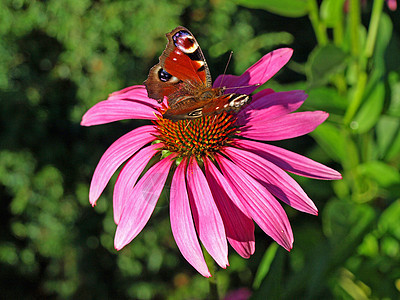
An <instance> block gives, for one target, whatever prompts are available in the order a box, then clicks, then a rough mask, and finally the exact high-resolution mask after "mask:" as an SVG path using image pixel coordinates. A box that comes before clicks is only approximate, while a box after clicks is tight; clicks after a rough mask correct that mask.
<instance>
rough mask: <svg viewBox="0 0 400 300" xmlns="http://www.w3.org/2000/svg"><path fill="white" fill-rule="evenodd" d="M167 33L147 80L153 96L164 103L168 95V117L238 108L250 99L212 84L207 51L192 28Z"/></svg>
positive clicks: (204, 113)
mask: <svg viewBox="0 0 400 300" xmlns="http://www.w3.org/2000/svg"><path fill="white" fill-rule="evenodd" d="M166 36H167V38H168V44H167V47H166V48H165V50H164V52H163V53H162V55H161V56H160V58H159V63H158V64H156V65H155V66H154V67H152V68H151V69H150V72H149V76H148V78H147V80H146V81H145V82H144V84H145V86H146V89H147V92H148V96H149V97H150V98H153V99H156V100H158V101H159V102H162V101H163V99H164V97H167V100H168V107H169V108H168V109H167V110H166V111H165V113H164V114H163V117H164V118H167V119H171V120H173V121H177V120H182V119H194V118H199V117H202V116H205V115H212V114H218V113H220V112H222V111H223V110H225V111H237V110H239V109H240V108H241V107H242V106H243V105H244V104H246V103H247V102H248V101H249V100H250V96H248V95H244V94H243V95H242V94H225V90H226V89H225V88H223V87H217V88H213V87H212V80H211V75H210V71H209V69H208V66H207V62H206V60H205V58H204V55H203V52H202V51H201V48H200V46H199V44H198V43H197V41H196V39H195V38H194V36H193V34H192V33H191V32H190V31H189V30H188V29H186V28H185V27H182V26H179V27H177V28H175V29H174V30H172V31H171V32H170V33H167V34H166Z"/></svg>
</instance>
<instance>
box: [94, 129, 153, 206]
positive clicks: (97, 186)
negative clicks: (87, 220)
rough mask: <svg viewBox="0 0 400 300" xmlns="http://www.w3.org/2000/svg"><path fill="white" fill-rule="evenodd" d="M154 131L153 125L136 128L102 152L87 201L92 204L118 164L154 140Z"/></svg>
mask: <svg viewBox="0 0 400 300" xmlns="http://www.w3.org/2000/svg"><path fill="white" fill-rule="evenodd" d="M156 133H157V130H156V128H155V127H154V126H150V125H148V126H142V127H139V128H136V129H134V130H132V131H131V132H129V133H127V134H125V135H123V136H122V137H120V138H119V139H118V140H116V141H115V142H114V143H113V144H112V145H111V146H110V147H109V148H108V149H107V151H106V152H104V154H103V156H102V157H101V159H100V161H99V163H98V164H97V167H96V170H95V171H94V173H93V177H92V182H91V183H90V191H89V201H90V203H91V204H92V205H93V206H94V205H96V201H97V199H98V198H99V196H100V194H101V193H102V192H103V190H104V188H105V187H106V185H107V183H108V181H109V180H110V178H111V176H112V175H113V174H114V172H115V171H116V170H117V169H118V168H119V166H120V165H121V164H122V163H123V162H124V161H126V160H127V159H128V158H129V157H130V156H132V155H133V154H135V152H136V151H138V150H139V149H140V148H142V147H143V146H144V145H146V144H147V143H149V142H151V141H154V140H155V138H154V136H153V134H156Z"/></svg>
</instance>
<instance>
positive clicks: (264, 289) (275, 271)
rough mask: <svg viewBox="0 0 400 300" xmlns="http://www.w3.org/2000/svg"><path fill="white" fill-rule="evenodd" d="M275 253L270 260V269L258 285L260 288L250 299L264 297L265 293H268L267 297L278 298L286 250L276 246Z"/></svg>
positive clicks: (254, 299) (280, 292) (280, 293)
mask: <svg viewBox="0 0 400 300" xmlns="http://www.w3.org/2000/svg"><path fill="white" fill-rule="evenodd" d="M277 249H278V251H276V250H275V251H276V255H275V253H274V259H273V261H272V264H271V267H270V271H269V272H268V274H267V276H266V277H265V278H264V281H263V282H262V284H261V285H260V288H259V289H258V290H257V291H255V292H254V294H253V295H252V297H251V299H252V300H256V299H257V300H258V299H260V300H261V299H265V295H268V298H269V299H280V298H281V295H282V283H283V280H284V278H283V277H284V276H283V275H284V263H285V257H286V255H287V254H286V253H287V252H286V251H285V250H283V249H282V248H280V247H277Z"/></svg>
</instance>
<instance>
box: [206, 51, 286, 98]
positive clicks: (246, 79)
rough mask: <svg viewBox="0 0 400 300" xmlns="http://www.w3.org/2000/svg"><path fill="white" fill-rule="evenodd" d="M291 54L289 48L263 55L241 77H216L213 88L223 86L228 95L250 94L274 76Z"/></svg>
mask: <svg viewBox="0 0 400 300" xmlns="http://www.w3.org/2000/svg"><path fill="white" fill-rule="evenodd" d="M292 54H293V49H290V48H281V49H277V50H274V51H272V52H270V53H268V54H266V55H264V56H263V57H262V58H261V59H260V60H259V61H258V62H256V63H255V64H254V65H252V66H251V67H250V68H248V69H247V70H246V71H245V72H244V73H243V74H242V75H241V76H234V75H221V76H218V78H217V79H216V80H215V82H214V84H213V87H221V86H225V87H227V88H228V89H227V92H228V93H238V94H250V93H251V92H253V91H254V90H256V89H257V88H258V85H260V84H263V83H265V82H267V81H268V80H269V79H270V78H271V77H272V76H274V75H275V74H276V73H277V72H278V71H279V70H280V69H281V68H282V67H283V66H284V65H285V64H286V63H287V62H288V61H289V59H290V57H291V56H292ZM249 85H252V86H249ZM245 86H246V87H245ZM230 87H232V88H230Z"/></svg>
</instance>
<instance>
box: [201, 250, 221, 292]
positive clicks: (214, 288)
mask: <svg viewBox="0 0 400 300" xmlns="http://www.w3.org/2000/svg"><path fill="white" fill-rule="evenodd" d="M203 250H204V251H203V253H204V258H205V260H206V263H207V266H208V269H209V270H210V273H211V277H209V278H208V284H209V286H210V298H209V299H210V300H219V295H218V283H217V277H216V267H215V262H214V259H213V258H212V257H211V255H210V254H209V253H208V252H207V251H206V250H205V249H204V247H203Z"/></svg>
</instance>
